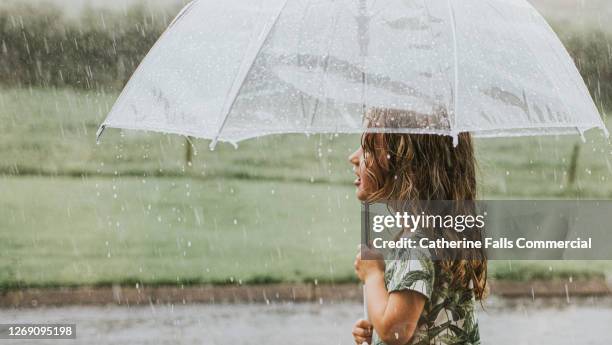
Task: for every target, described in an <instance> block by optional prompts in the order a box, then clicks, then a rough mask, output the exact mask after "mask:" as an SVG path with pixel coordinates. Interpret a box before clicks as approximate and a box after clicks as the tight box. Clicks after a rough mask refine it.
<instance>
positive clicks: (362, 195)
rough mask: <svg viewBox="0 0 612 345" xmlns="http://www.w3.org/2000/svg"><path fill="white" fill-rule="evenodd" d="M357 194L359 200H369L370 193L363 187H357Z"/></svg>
mask: <svg viewBox="0 0 612 345" xmlns="http://www.w3.org/2000/svg"><path fill="white" fill-rule="evenodd" d="M355 195H356V196H357V199H359V201H366V200H368V193H366V192H365V191H364V190H363V189H361V188H359V187H357V190H356V191H355Z"/></svg>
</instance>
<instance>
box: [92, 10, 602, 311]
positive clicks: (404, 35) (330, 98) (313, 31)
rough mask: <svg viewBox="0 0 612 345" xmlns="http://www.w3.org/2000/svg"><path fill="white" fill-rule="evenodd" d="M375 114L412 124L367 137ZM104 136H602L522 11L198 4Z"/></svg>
mask: <svg viewBox="0 0 612 345" xmlns="http://www.w3.org/2000/svg"><path fill="white" fill-rule="evenodd" d="M372 108H385V109H394V110H398V111H397V112H394V113H396V114H400V115H399V116H410V117H411V118H410V119H407V121H402V120H401V119H400V120H397V121H392V122H393V123H403V124H407V125H406V126H393V127H392V128H385V127H384V125H383V126H380V125H378V126H368V125H367V124H366V123H365V122H366V121H364V117H365V116H366V114H367V111H368V110H369V109H372ZM402 114H403V115H402ZM106 127H114V128H124V129H137V130H151V131H159V132H165V133H175V134H181V135H187V136H193V137H199V138H205V139H211V140H212V143H211V147H212V148H214V146H215V145H216V144H217V142H219V141H226V142H230V143H234V144H236V143H238V142H239V141H241V140H244V139H249V138H254V137H258V136H263V135H269V134H276V133H362V132H364V131H383V132H401V133H429V134H439V135H448V136H452V137H453V138H454V139H455V143H457V142H458V141H457V137H458V134H459V133H462V132H471V133H472V134H473V135H474V136H477V137H501V136H524V135H559V134H572V133H579V134H582V133H584V132H585V131H586V130H589V129H592V128H601V129H602V130H603V131H604V132H605V133H606V135H608V133H607V130H606V128H605V125H604V123H603V122H602V120H601V117H600V115H599V112H598V110H597V108H596V106H595V104H594V103H593V100H592V99H591V96H590V94H589V92H588V90H587V88H586V86H585V84H584V81H583V80H582V78H581V77H580V74H579V73H578V71H577V69H576V66H575V65H574V63H573V61H572V59H571V58H570V56H569V54H568V53H567V51H566V50H565V48H564V47H563V45H562V44H561V42H560V40H559V39H558V37H557V36H556V35H555V33H554V32H553V31H552V29H551V28H550V26H549V25H548V24H547V23H546V21H545V20H544V19H543V18H542V17H541V16H540V15H539V14H538V12H537V11H536V10H535V9H534V8H533V7H532V6H531V5H530V4H529V3H528V2H527V1H525V0H384V1H382V0H379V1H377V0H336V1H322V0H317V1H315V0H258V1H254V0H226V1H223V2H216V1H205V0H196V1H193V2H191V3H190V4H188V5H187V6H186V7H185V9H183V11H182V12H181V13H180V14H179V15H178V17H177V18H176V19H175V20H174V21H173V23H172V24H171V25H170V27H169V28H168V30H167V31H166V32H165V33H164V34H163V36H162V37H161V39H160V40H159V41H158V42H157V44H156V45H155V46H154V47H153V49H152V50H151V52H150V53H149V54H148V55H147V57H146V58H145V59H144V61H143V62H142V64H141V65H140V66H139V68H138V70H137V71H136V73H135V74H134V76H133V77H132V79H131V80H130V81H129V83H128V85H127V86H126V87H125V89H124V90H123V92H122V93H121V95H120V97H119V99H118V100H117V102H116V104H115V106H114V107H113V109H112V110H111V113H110V114H109V115H108V118H107V119H106V120H105V121H104V123H103V124H102V125H101V127H100V130H99V131H98V138H99V137H100V135H101V134H102V132H103V131H104V129H105V128H106ZM364 295H365V294H364ZM366 311H367V310H365V308H364V313H365V312H366Z"/></svg>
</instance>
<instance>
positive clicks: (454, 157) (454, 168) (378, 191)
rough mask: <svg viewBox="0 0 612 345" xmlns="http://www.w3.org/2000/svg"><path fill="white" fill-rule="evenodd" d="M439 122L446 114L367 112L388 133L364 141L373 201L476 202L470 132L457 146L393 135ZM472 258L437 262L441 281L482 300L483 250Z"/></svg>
mask: <svg viewBox="0 0 612 345" xmlns="http://www.w3.org/2000/svg"><path fill="white" fill-rule="evenodd" d="M440 118H442V119H444V118H445V116H444V114H442V116H438V117H435V118H434V117H433V116H427V115H423V114H416V113H409V112H405V111H399V110H392V109H372V110H370V111H369V112H368V114H367V118H366V119H367V121H368V127H369V128H380V129H384V131H382V130H381V131H380V132H383V133H367V132H366V133H364V134H363V136H362V140H361V145H362V148H363V152H364V156H365V164H366V175H367V177H368V179H369V180H370V181H372V185H373V187H372V189H373V190H372V192H371V193H370V195H369V198H368V199H369V201H371V202H374V201H376V200H403V201H426V200H452V201H474V200H476V198H477V188H476V187H477V179H476V170H477V166H476V159H475V156H474V146H473V143H472V138H471V136H470V134H469V133H461V134H459V138H458V139H459V142H458V145H457V146H456V147H455V146H454V144H453V139H452V138H451V137H449V136H447V135H437V134H405V133H389V132H388V131H393V129H396V128H407V127H408V128H424V131H426V132H427V131H429V132H433V131H436V130H439V129H444V126H445V122H444V121H440ZM471 254H472V255H465V253H462V254H461V257H460V258H456V259H445V260H437V261H435V265H436V267H437V269H436V274H437V275H440V274H443V275H444V277H445V278H446V279H436V281H446V283H448V284H452V285H459V286H461V287H464V288H466V289H473V292H474V295H475V297H476V298H477V299H479V300H482V299H483V298H484V296H485V295H486V290H487V261H486V257H485V256H484V252H482V253H481V252H477V253H471ZM474 254H475V255H474ZM466 258H469V259H466Z"/></svg>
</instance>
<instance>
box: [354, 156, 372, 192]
mask: <svg viewBox="0 0 612 345" xmlns="http://www.w3.org/2000/svg"><path fill="white" fill-rule="evenodd" d="M349 162H350V163H351V164H352V165H353V171H354V172H355V175H357V178H356V179H355V182H354V184H355V186H356V187H357V190H356V192H355V194H356V195H357V199H359V200H361V201H366V200H367V199H368V196H369V195H370V193H371V191H372V187H373V184H372V181H370V179H369V178H368V175H367V174H366V160H365V156H364V154H363V148H361V147H359V148H358V149H357V150H356V151H355V152H353V153H352V154H351V155H350V156H349Z"/></svg>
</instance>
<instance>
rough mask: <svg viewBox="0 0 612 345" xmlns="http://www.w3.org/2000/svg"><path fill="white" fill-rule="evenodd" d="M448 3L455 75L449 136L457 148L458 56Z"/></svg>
mask: <svg viewBox="0 0 612 345" xmlns="http://www.w3.org/2000/svg"><path fill="white" fill-rule="evenodd" d="M447 3H448V15H449V18H450V23H451V29H452V30H451V31H452V34H453V56H454V60H455V61H454V63H455V67H454V74H455V85H454V91H453V120H452V121H451V123H452V124H451V134H452V136H453V145H454V146H455V147H457V145H458V144H459V137H458V133H456V132H455V131H456V129H457V109H458V108H459V106H458V104H459V102H458V99H459V56H458V47H457V22H456V21H455V9H454V8H453V4H452V3H451V0H447Z"/></svg>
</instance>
